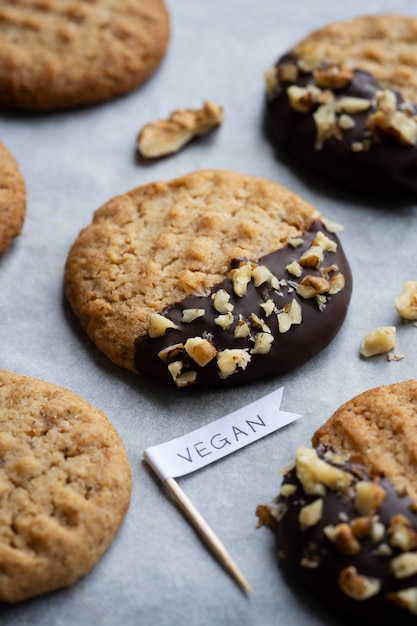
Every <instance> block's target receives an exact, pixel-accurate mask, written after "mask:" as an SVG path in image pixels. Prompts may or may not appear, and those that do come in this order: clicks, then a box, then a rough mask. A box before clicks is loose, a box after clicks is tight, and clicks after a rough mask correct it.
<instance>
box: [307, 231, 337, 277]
mask: <svg viewBox="0 0 417 626" xmlns="http://www.w3.org/2000/svg"><path fill="white" fill-rule="evenodd" d="M336 250H337V243H336V242H335V241H333V240H332V239H329V237H327V236H326V235H325V234H324V233H322V232H321V231H318V233H317V234H316V236H315V237H314V240H313V242H312V244H311V246H310V247H309V248H308V249H307V250H306V251H305V252H303V254H302V255H301V256H300V264H301V265H302V266H303V267H315V268H316V269H317V268H318V267H319V265H320V263H321V262H322V261H323V258H324V253H325V252H336Z"/></svg>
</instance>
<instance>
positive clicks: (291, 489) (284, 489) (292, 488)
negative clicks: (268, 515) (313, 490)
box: [279, 483, 297, 498]
mask: <svg viewBox="0 0 417 626" xmlns="http://www.w3.org/2000/svg"><path fill="white" fill-rule="evenodd" d="M296 491H297V486H296V485H292V484H290V483H285V484H284V485H281V488H280V490H279V492H280V494H281V495H282V496H284V497H285V498H288V497H289V496H292V495H293V494H294V493H295V492H296Z"/></svg>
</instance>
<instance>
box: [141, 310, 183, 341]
mask: <svg viewBox="0 0 417 626" xmlns="http://www.w3.org/2000/svg"><path fill="white" fill-rule="evenodd" d="M168 328H175V329H178V326H177V325H176V324H174V322H173V321H171V320H169V319H168V318H167V317H165V316H164V315H160V314H159V313H152V314H151V316H150V318H149V328H148V333H149V337H151V338H152V339H154V338H155V337H162V336H163V335H165V333H166V331H167V330H168Z"/></svg>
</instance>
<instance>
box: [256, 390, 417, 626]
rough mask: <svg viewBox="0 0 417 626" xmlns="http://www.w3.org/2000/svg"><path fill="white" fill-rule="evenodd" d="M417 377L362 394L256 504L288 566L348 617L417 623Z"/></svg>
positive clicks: (262, 522) (316, 436)
mask: <svg viewBox="0 0 417 626" xmlns="http://www.w3.org/2000/svg"><path fill="white" fill-rule="evenodd" d="M416 423H417V381H415V380H409V381H405V382H401V383H396V384H393V385H388V386H384V387H378V388H375V389H370V390H368V391H365V392H363V393H362V394H360V395H359V396H356V397H355V398H353V399H351V400H349V401H348V402H346V403H345V404H344V405H342V406H341V407H340V408H339V409H338V410H337V411H336V412H335V413H334V414H333V416H332V417H330V419H329V420H328V421H327V422H326V423H325V424H324V425H323V426H322V427H321V428H320V429H319V430H318V431H317V432H316V433H315V434H314V436H313V440H312V441H313V446H314V447H313V448H298V449H297V450H296V454H295V460H294V462H293V463H291V464H290V465H289V466H287V467H286V468H284V470H283V474H284V477H283V481H282V484H281V487H280V492H279V495H278V497H277V498H276V499H275V502H274V504H272V505H271V506H266V507H265V506H261V507H259V508H258V511H257V513H258V517H259V520H260V524H259V525H268V526H270V527H271V528H272V529H273V530H274V532H275V533H276V536H277V540H278V546H279V554H280V557H281V559H282V564H283V566H285V563H288V564H289V565H290V566H291V567H292V568H293V569H294V571H296V572H297V573H298V574H299V576H300V579H301V580H303V581H304V582H305V583H306V584H307V585H309V586H310V587H311V589H312V590H313V591H314V592H315V593H316V594H318V595H319V596H320V597H321V598H322V600H324V601H325V602H326V603H328V604H329V605H330V606H332V607H333V608H334V609H336V610H337V612H338V613H339V614H340V612H341V611H343V612H344V613H346V612H348V613H350V614H352V615H353V614H355V615H356V616H357V617H360V618H362V619H365V620H366V623H372V624H374V623H375V624H376V623H378V624H392V623H395V622H396V621H398V622H399V623H401V624H407V625H408V624H415V623H416V616H417V602H416V598H417V483H416V478H415V476H416V459H415V454H414V446H415V439H416V437H415V429H416Z"/></svg>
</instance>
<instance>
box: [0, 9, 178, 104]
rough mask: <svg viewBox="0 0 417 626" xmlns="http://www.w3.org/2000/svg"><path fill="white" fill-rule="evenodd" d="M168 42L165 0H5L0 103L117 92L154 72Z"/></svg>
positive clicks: (0, 22) (74, 100)
mask: <svg viewBox="0 0 417 626" xmlns="http://www.w3.org/2000/svg"><path fill="white" fill-rule="evenodd" d="M168 40H169V15H168V12H167V10H166V7H165V5H164V3H163V0H95V1H94V2H81V1H79V0H75V1H74V2H66V1H65V0H42V1H40V2H39V1H35V0H18V1H15V0H14V1H11V0H4V1H3V2H1V4H0V104H3V105H7V106H10V107H17V108H22V109H29V110H39V111H48V110H58V109H66V108H70V107H75V106H79V105H88V104H93V103H97V102H101V101H104V100H108V99H110V98H114V97H116V96H120V95H122V94H125V93H127V92H129V91H131V90H133V89H135V88H136V87H138V86H139V85H140V84H142V83H143V82H144V81H145V80H146V79H147V78H148V77H149V76H150V75H151V74H152V73H153V72H154V71H155V69H156V68H157V66H158V65H159V63H160V62H161V60H162V58H163V57H164V55H165V52H166V48H167V44H168Z"/></svg>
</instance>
